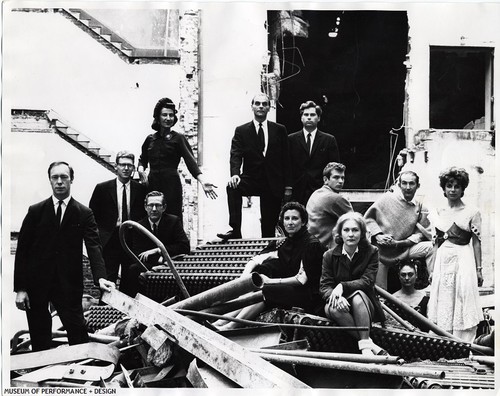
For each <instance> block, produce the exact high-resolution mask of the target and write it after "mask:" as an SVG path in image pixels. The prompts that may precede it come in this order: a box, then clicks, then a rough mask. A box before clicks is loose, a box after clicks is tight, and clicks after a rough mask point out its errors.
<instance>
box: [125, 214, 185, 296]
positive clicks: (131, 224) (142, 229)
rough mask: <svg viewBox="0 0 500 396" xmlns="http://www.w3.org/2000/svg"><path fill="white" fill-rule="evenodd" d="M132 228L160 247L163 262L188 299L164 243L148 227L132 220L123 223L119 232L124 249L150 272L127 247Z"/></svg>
mask: <svg viewBox="0 0 500 396" xmlns="http://www.w3.org/2000/svg"><path fill="white" fill-rule="evenodd" d="M132 228H135V229H136V230H138V231H140V232H142V233H143V234H144V235H146V236H147V237H148V238H149V239H151V240H152V241H153V242H154V243H155V244H156V246H158V248H159V249H160V252H161V255H162V257H163V261H164V262H166V263H167V264H168V266H169V267H170V271H171V272H172V274H173V275H174V278H175V281H176V282H177V285H178V286H179V289H180V290H181V293H182V296H183V297H184V298H188V297H189V293H188V291H187V289H186V286H185V285H184V282H183V281H182V279H181V277H180V275H179V273H178V272H177V269H176V268H175V266H174V263H173V261H172V259H171V258H170V255H169V254H168V252H167V249H165V246H164V245H163V243H162V242H161V241H160V240H159V239H158V238H157V237H156V236H155V235H153V233H152V232H151V231H149V230H148V229H147V228H146V227H144V226H142V225H140V224H139V223H137V222H135V221H132V220H127V221H125V222H123V223H122V224H121V225H120V230H119V236H120V243H121V245H122V247H123V249H125V251H126V252H127V253H128V254H129V255H130V256H131V257H133V258H134V260H135V261H136V262H137V263H139V264H140V265H141V266H142V267H143V268H145V269H146V271H149V268H148V267H146V266H145V265H144V263H143V262H142V261H141V260H139V258H138V257H137V256H136V255H135V253H134V252H132V250H130V248H129V246H128V245H127V242H126V240H125V233H126V231H128V230H130V229H132Z"/></svg>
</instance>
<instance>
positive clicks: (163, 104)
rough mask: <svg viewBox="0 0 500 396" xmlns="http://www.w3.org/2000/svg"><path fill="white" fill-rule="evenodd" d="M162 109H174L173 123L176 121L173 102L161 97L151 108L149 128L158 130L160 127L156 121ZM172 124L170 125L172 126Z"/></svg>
mask: <svg viewBox="0 0 500 396" xmlns="http://www.w3.org/2000/svg"><path fill="white" fill-rule="evenodd" d="M162 109H172V110H173V111H174V123H173V125H175V124H176V123H177V121H178V118H177V116H176V115H175V114H177V110H176V108H175V103H174V102H172V100H171V99H169V98H162V99H160V100H159V101H158V103H156V106H155V109H154V110H153V118H154V120H153V123H152V124H151V128H153V129H154V130H155V131H159V130H160V129H161V127H160V123H159V122H158V118H159V117H160V113H161V111H162ZM173 125H172V126H173Z"/></svg>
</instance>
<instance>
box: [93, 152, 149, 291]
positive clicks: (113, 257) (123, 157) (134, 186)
mask: <svg viewBox="0 0 500 396" xmlns="http://www.w3.org/2000/svg"><path fill="white" fill-rule="evenodd" d="M134 162H135V156H134V154H132V153H130V152H128V151H120V152H119V153H118V154H116V165H115V169H116V176H117V177H116V178H114V179H111V180H108V181H105V182H102V183H99V184H97V185H96V187H95V189H94V192H93V193H92V197H91V198H90V203H89V207H90V209H92V211H93V212H94V216H95V220H96V222H97V226H98V228H99V238H100V240H101V245H102V248H103V256H104V262H105V263H106V272H107V279H108V280H110V281H112V282H116V280H117V279H118V272H119V268H120V265H121V266H122V275H123V272H124V269H125V266H126V263H130V258H127V256H126V253H125V251H124V250H123V248H122V246H121V244H120V239H119V227H120V225H121V224H122V223H123V222H124V221H126V220H134V221H139V220H140V219H142V218H143V217H144V216H145V215H146V212H145V211H144V206H143V202H144V197H145V196H146V188H145V187H144V186H143V185H142V184H140V183H138V182H136V181H135V180H132V175H133V174H134V170H135V166H134ZM122 286H123V285H121V286H120V289H121V288H122Z"/></svg>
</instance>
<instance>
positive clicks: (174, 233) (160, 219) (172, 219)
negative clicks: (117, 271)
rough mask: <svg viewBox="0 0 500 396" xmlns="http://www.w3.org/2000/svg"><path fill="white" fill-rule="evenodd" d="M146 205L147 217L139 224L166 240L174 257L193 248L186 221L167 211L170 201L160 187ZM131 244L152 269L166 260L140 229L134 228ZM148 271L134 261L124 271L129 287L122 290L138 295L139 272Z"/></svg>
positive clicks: (149, 197)
mask: <svg viewBox="0 0 500 396" xmlns="http://www.w3.org/2000/svg"><path fill="white" fill-rule="evenodd" d="M144 207H145V209H146V212H147V217H145V218H144V219H142V220H141V221H139V224H140V225H142V226H143V227H144V228H146V229H147V230H148V231H150V232H151V233H153V235H155V236H156V237H157V238H158V239H159V240H160V241H161V242H162V243H163V245H164V246H165V249H167V252H168V254H169V256H170V257H174V256H178V255H179V254H188V253H189V250H190V247H189V239H188V237H187V235H186V233H185V232H184V229H183V228H182V221H181V219H180V218H179V217H177V216H175V215H172V214H168V213H164V212H165V209H166V208H167V205H166V204H165V196H164V195H163V193H161V192H159V191H151V192H150V193H148V195H146V199H145V201H144ZM130 248H131V250H132V251H133V252H134V253H135V254H136V255H138V257H139V259H140V260H141V262H142V263H144V265H145V266H146V267H147V268H148V269H152V268H153V267H154V266H157V265H158V264H161V263H162V256H161V250H160V248H159V247H157V245H156V244H155V243H154V242H153V241H152V240H151V239H150V238H149V237H148V236H147V235H145V234H144V233H142V232H140V231H137V230H134V231H133V234H132V238H131V246H130ZM144 271H145V268H144V266H142V265H140V264H139V263H134V264H132V265H131V266H130V268H129V270H128V271H126V272H125V274H124V276H125V279H124V281H125V282H124V285H126V287H123V288H121V291H122V292H123V293H125V294H128V295H129V296H131V297H135V295H136V294H137V292H138V291H140V284H139V275H140V273H141V272H144Z"/></svg>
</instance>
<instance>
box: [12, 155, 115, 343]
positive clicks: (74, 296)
mask: <svg viewBox="0 0 500 396" xmlns="http://www.w3.org/2000/svg"><path fill="white" fill-rule="evenodd" d="M48 174H49V179H50V184H51V186H52V193H53V195H52V196H51V197H50V198H49V199H46V200H45V201H42V202H39V203H37V204H35V205H32V206H30V208H29V210H28V214H27V215H26V217H25V218H24V221H23V224H22V226H21V230H20V232H19V239H18V244H17V251H16V258H15V266H14V291H15V292H16V293H17V294H16V306H17V308H19V309H21V310H23V311H26V316H27V318H28V326H29V331H30V336H31V345H32V349H33V351H40V350H44V349H49V348H50V347H51V341H52V333H51V332H52V317H51V314H50V312H49V310H48V307H49V302H51V303H52V304H53V305H54V307H55V309H56V310H57V313H58V314H59V317H60V319H61V322H62V324H63V326H64V328H65V329H66V331H67V333H68V341H69V344H70V345H73V344H81V343H85V342H88V340H89V336H88V334H87V330H86V327H85V320H84V318H83V308H82V296H83V266H82V242H83V241H85V246H86V247H87V254H88V257H89V260H90V266H91V268H92V275H93V278H94V283H95V284H96V285H99V286H100V288H101V289H103V290H106V291H110V290H111V288H112V287H114V284H113V283H112V282H110V281H108V280H106V270H105V267H104V261H103V258H102V249H101V245H100V243H99V234H98V232H97V225H96V223H95V220H94V215H93V213H92V210H90V209H89V208H87V207H86V206H84V205H82V204H81V203H79V202H77V201H75V200H74V199H73V198H72V197H71V195H70V193H71V183H72V182H73V177H74V172H73V169H72V168H71V167H70V166H69V165H68V164H67V163H66V162H54V163H52V164H51V165H50V166H49V170H48Z"/></svg>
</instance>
